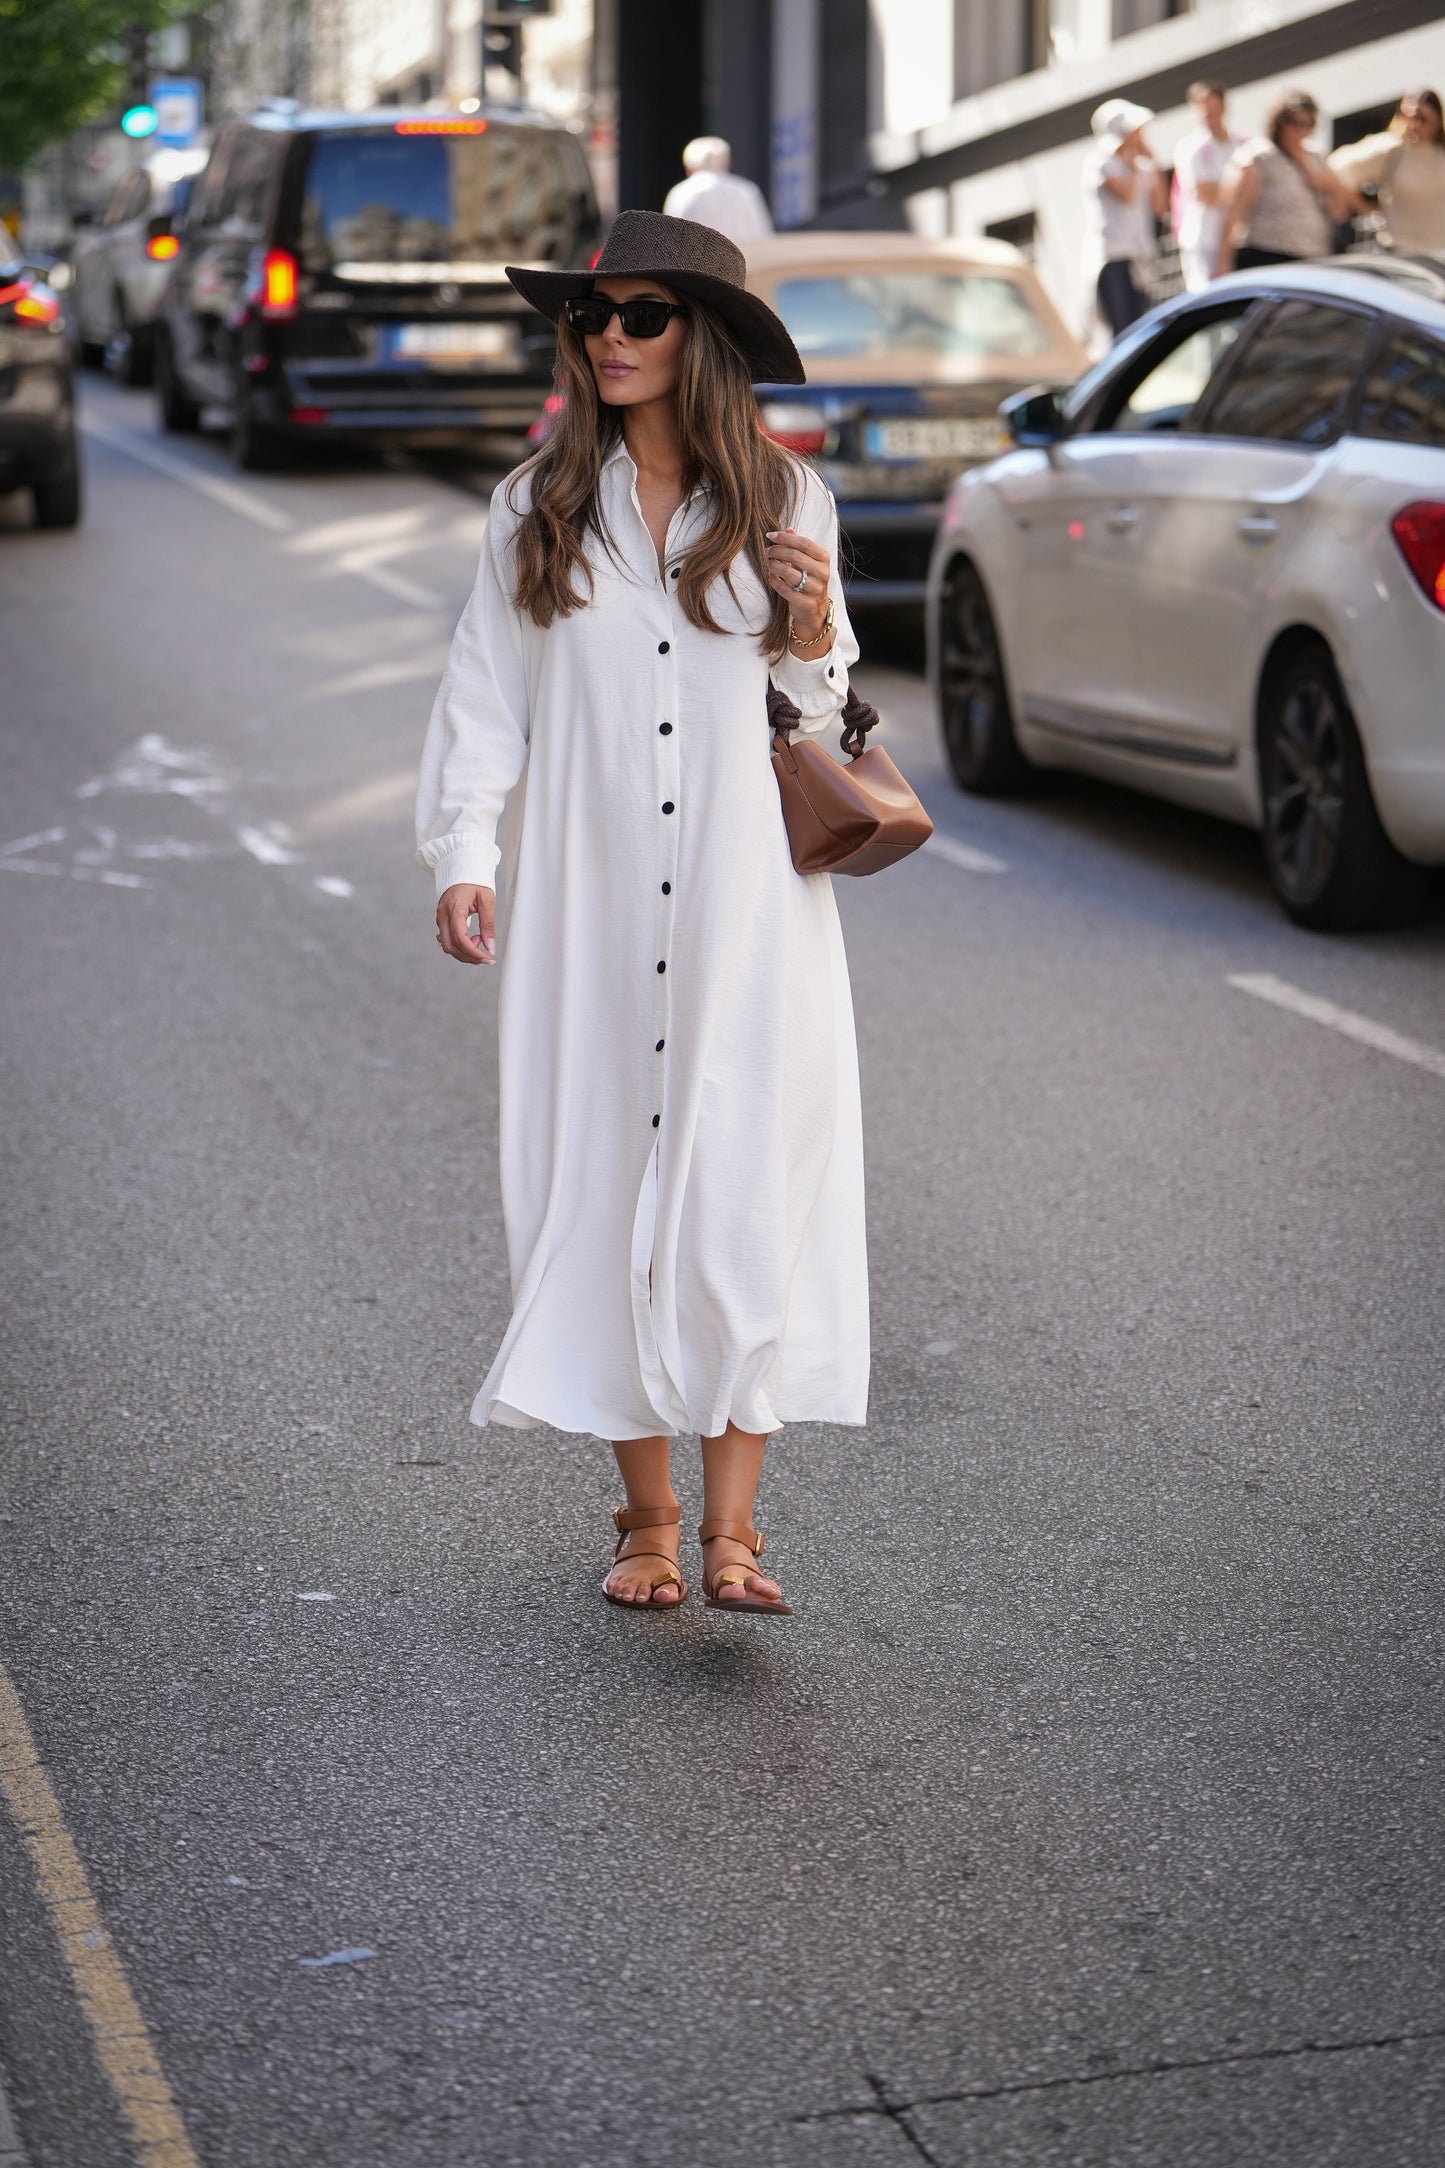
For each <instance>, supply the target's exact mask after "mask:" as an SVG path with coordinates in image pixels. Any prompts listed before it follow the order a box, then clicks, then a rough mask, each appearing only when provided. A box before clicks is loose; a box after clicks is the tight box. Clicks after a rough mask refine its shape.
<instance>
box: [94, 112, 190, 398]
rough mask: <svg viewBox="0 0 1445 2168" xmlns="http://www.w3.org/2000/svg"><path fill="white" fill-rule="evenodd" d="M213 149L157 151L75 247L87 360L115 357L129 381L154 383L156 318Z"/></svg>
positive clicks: (120, 185) (118, 189)
mask: <svg viewBox="0 0 1445 2168" xmlns="http://www.w3.org/2000/svg"><path fill="white" fill-rule="evenodd" d="M209 157H210V152H209V151H208V150H204V149H200V148H197V149H194V150H159V151H152V153H151V155H150V156H149V158H148V159H147V160H146V162H145V164H144V165H143V166H140V167H138V168H137V170H136V171H135V172H134V173H127V174H126V175H125V176H124V178H123V179H121V180H119V181H117V183H116V185H115V187H114V188H113V189H112V190H111V193H110V196H109V198H108V200H107V202H106V206H105V209H104V210H103V211H102V213H101V215H100V219H99V221H98V222H97V223H96V224H95V225H94V226H88V227H85V228H83V229H82V231H81V232H80V234H79V235H78V236H77V238H76V242H75V246H74V248H73V249H72V250H71V264H72V267H73V289H72V290H73V297H74V312H75V326H76V337H77V340H78V342H79V347H80V356H81V359H82V360H83V361H88V362H91V363H98V362H100V361H103V360H104V361H108V362H109V363H110V364H111V366H112V367H113V368H114V369H115V370H116V373H117V374H118V375H119V376H120V377H122V378H123V379H124V381H125V382H126V383H127V384H148V383H149V382H150V381H151V374H152V369H153V366H154V359H155V317H156V310H157V307H158V306H159V303H160V297H161V294H162V293H163V291H164V289H165V284H166V280H167V278H168V277H169V276H170V267H171V263H172V261H173V260H174V258H175V257H176V255H177V254H178V253H179V250H180V242H179V239H178V238H177V234H176V226H177V223H178V221H179V220H181V219H182V218H183V217H184V214H185V207H186V203H187V200H188V198H189V196H190V192H191V189H192V186H193V185H194V183H195V179H196V176H197V175H198V174H199V173H200V172H201V171H202V170H203V168H204V167H205V164H206V161H207V159H208V158H209Z"/></svg>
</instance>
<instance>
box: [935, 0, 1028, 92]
mask: <svg viewBox="0 0 1445 2168" xmlns="http://www.w3.org/2000/svg"><path fill="white" fill-rule="evenodd" d="M1032 31H1033V0H988V5H987V6H980V5H979V0H953V95H954V97H955V98H971V97H973V96H974V94H975V92H977V91H980V90H991V89H992V88H993V86H994V84H995V83H1006V82H1008V80H1009V78H1010V77H1011V76H1015V75H1024V74H1026V73H1027V71H1028V69H1029V68H1030V67H1031V66H1032V65H1033V61H1032V58H1031V54H1032V49H1033V38H1032Z"/></svg>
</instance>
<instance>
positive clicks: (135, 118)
mask: <svg viewBox="0 0 1445 2168" xmlns="http://www.w3.org/2000/svg"><path fill="white" fill-rule="evenodd" d="M159 121H160V115H159V113H157V111H156V109H155V107H154V106H153V105H132V106H129V107H127V109H126V111H125V112H124V113H122V114H121V116H120V125H121V132H122V134H124V135H128V136H148V135H154V134H155V132H156V128H157V126H158V124H159Z"/></svg>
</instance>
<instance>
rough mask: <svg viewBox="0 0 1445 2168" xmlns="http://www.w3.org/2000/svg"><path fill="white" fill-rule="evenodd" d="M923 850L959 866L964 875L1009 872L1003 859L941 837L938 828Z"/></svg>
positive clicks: (966, 844)
mask: <svg viewBox="0 0 1445 2168" xmlns="http://www.w3.org/2000/svg"><path fill="white" fill-rule="evenodd" d="M923 848H924V849H925V850H926V851H933V852H934V853H935V854H936V855H937V856H938V857H939V858H946V859H947V860H948V863H949V864H950V865H951V866H958V867H959V868H961V870H962V871H963V872H964V873H1007V872H1008V867H1007V865H1006V864H1005V862H1004V861H1003V859H1001V858H994V857H993V856H992V855H991V854H990V853H989V852H988V851H976V850H975V849H974V848H973V846H972V844H970V843H958V842H956V841H955V840H954V838H953V837H952V836H941V835H940V834H939V833H938V830H937V829H936V828H935V829H934V831H933V834H932V835H931V836H930V837H929V839H928V841H927V842H926V843H925V844H924V846H923Z"/></svg>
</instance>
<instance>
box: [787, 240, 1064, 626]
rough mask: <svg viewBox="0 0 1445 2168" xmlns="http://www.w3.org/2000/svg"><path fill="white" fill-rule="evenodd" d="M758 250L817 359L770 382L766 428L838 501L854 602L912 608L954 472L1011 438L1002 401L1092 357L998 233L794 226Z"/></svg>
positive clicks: (791, 323) (804, 344) (798, 334)
mask: <svg viewBox="0 0 1445 2168" xmlns="http://www.w3.org/2000/svg"><path fill="white" fill-rule="evenodd" d="M747 257H748V284H749V286H750V287H751V288H752V290H753V291H754V292H755V293H757V294H759V295H761V297H762V298H763V300H765V301H766V302H767V303H768V304H769V306H770V307H771V308H773V309H775V310H776V311H777V313H778V315H779V316H781V317H782V319H783V322H784V323H785V324H786V325H787V327H788V329H789V331H790V332H791V333H792V335H793V339H794V341H795V343H796V345H797V348H798V351H799V353H800V354H801V355H802V357H803V363H804V366H805V367H806V369H807V372H808V381H807V383H806V384H805V385H782V384H780V385H769V386H765V387H763V388H761V389H760V391H759V395H758V396H759V398H760V400H761V402H762V415H763V422H764V426H765V427H766V428H767V429H768V430H769V432H770V434H772V435H773V436H776V437H777V438H778V439H779V441H780V442H782V443H784V444H787V445H789V446H791V447H792V448H793V449H794V450H796V451H799V452H803V453H806V454H807V455H808V456H809V457H810V458H811V459H812V460H813V463H814V464H815V465H816V467H817V468H818V471H819V472H820V473H821V474H822V476H823V478H824V480H825V481H826V482H827V484H828V487H829V488H830V489H831V490H832V492H833V494H834V496H835V497H836V499H837V502H838V515H839V521H840V525H841V528H842V536H843V559H844V572H845V578H846V583H847V592H848V601H849V605H850V607H851V608H854V609H857V608H858V607H859V606H860V605H867V604H869V603H888V604H909V605H913V606H915V607H916V606H918V605H919V604H921V603H922V601H923V599H924V594H925V591H926V581H927V573H928V561H929V555H930V552H931V550H932V547H933V539H934V536H935V534H936V533H937V531H938V522H939V518H940V516H941V514H942V510H943V502H944V498H945V496H946V495H947V492H948V489H949V486H950V484H952V483H953V482H954V481H955V480H956V479H957V477H958V476H959V474H960V473H962V472H963V471H964V470H965V469H966V468H968V467H971V466H976V465H978V464H980V463H981V462H983V461H984V460H987V459H990V458H992V457H993V456H994V454H995V453H996V452H998V451H999V450H1001V449H1002V448H1003V446H1004V445H1005V444H1006V443H1007V441H1008V438H1007V435H1006V432H1005V431H1004V429H1003V427H1002V425H1001V424H1000V422H999V419H998V406H999V401H1000V400H1001V399H1002V398H1003V397H1004V395H1005V394H1006V393H1008V392H1011V391H1017V390H1018V389H1020V388H1021V387H1022V386H1024V385H1028V384H1036V383H1038V382H1039V381H1040V380H1041V379H1042V380H1043V381H1045V382H1049V383H1057V384H1071V383H1073V382H1074V380H1075V379H1076V378H1077V377H1078V376H1080V375H1081V374H1082V373H1083V371H1084V370H1085V369H1086V368H1087V367H1088V356H1087V354H1086V353H1085V352H1084V349H1083V348H1082V347H1081V346H1080V345H1079V343H1078V341H1077V340H1076V339H1075V338H1073V337H1072V336H1071V334H1070V333H1069V331H1068V330H1067V329H1066V328H1065V325H1064V323H1063V321H1062V319H1061V317H1060V316H1059V314H1058V311H1057V310H1056V309H1055V308H1054V306H1053V304H1052V302H1051V301H1050V300H1049V297H1048V295H1047V294H1046V293H1045V292H1044V289H1043V287H1042V286H1041V285H1040V283H1039V280H1038V278H1037V277H1036V275H1035V273H1034V272H1033V270H1032V269H1031V268H1030V266H1029V264H1028V263H1027V262H1026V261H1025V259H1024V258H1023V257H1022V256H1021V255H1020V254H1019V252H1018V251H1017V249H1013V248H1010V247H1008V246H1007V245H1006V244H1005V243H1003V242H1002V241H988V240H975V241H956V240H942V241H928V240H924V239H922V238H920V237H919V236H918V235H916V234H901V233H789V234H779V235H778V236H776V237H775V238H774V239H771V240H760V241H750V242H749V244H748V250H747Z"/></svg>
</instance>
